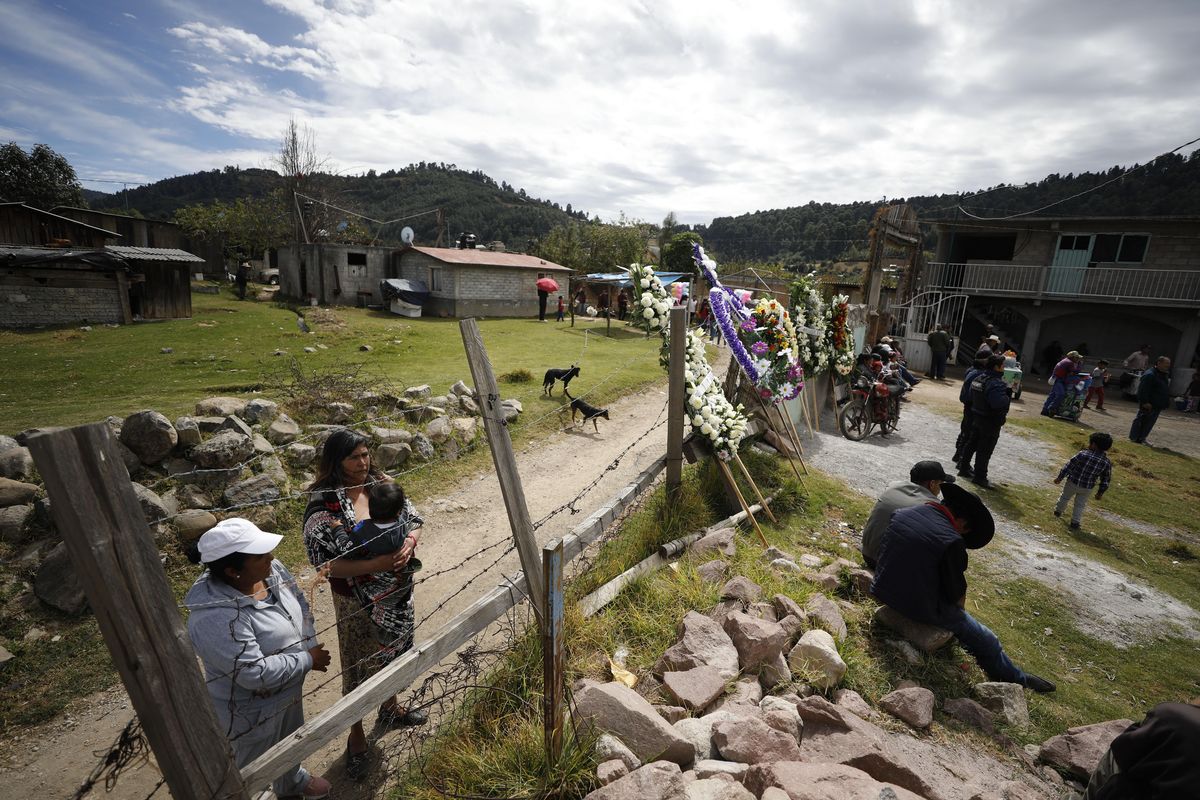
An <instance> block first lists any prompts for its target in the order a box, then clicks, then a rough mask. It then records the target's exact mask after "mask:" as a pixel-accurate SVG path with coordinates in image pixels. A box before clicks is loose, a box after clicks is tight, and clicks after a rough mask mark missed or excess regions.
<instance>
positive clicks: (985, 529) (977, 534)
mask: <svg viewBox="0 0 1200 800" xmlns="http://www.w3.org/2000/svg"><path fill="white" fill-rule="evenodd" d="M942 503H943V504H944V505H945V506H946V508H949V509H950V511H951V512H952V513H953V514H954V516H956V517H958V518H959V519H960V520H962V521H963V522H964V523H965V524H966V526H967V532H966V533H964V534H963V541H964V542H965V544H966V545H967V549H969V550H978V549H979V548H981V547H984V546H986V545H987V543H988V542H990V541H991V540H992V537H993V536H995V535H996V521H995V520H994V519H992V512H990V511H988V508H987V506H985V505H984V504H983V501H982V500H980V499H979V497H978V496H976V495H973V494H971V493H970V492H968V491H967V490H966V489H964V488H962V487H961V486H956V485H955V484H952V483H948V484H942Z"/></svg>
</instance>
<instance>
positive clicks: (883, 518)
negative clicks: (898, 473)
mask: <svg viewBox="0 0 1200 800" xmlns="http://www.w3.org/2000/svg"><path fill="white" fill-rule="evenodd" d="M943 483H954V478H953V477H952V476H950V475H947V474H946V471H945V470H944V469H942V465H941V464H940V463H938V462H937V461H918V462H917V463H916V464H913V468H912V469H910V470H909V471H908V480H906V481H896V482H895V483H891V484H889V485H888V487H887V488H886V489H884V490H883V494H881V495H879V500H877V501H876V502H875V507H874V508H872V509H871V516H869V517H867V524H866V525H863V531H862V557H863V562H864V563H865V564H866V565H867V566H868V567H870V568H871V569H875V564H876V562H877V561H878V559H879V545H880V542H882V541H883V532H884V531H885V530H887V526H888V523H889V522H891V521H892V515H893V514H895V513H896V512H897V511H899V510H900V509H902V508H911V507H912V506H919V505H924V504H925V503H927V502H929V501H930V500H934V501H936V500H937V499H938V495H939V494H941V491H942V484H943Z"/></svg>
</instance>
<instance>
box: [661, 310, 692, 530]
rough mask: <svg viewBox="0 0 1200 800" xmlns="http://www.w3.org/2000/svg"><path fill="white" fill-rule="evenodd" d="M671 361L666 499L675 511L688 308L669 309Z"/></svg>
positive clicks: (680, 479)
mask: <svg viewBox="0 0 1200 800" xmlns="http://www.w3.org/2000/svg"><path fill="white" fill-rule="evenodd" d="M670 330H671V361H670V364H669V366H668V377H667V498H668V501H669V502H668V503H667V505H666V506H664V507H665V508H672V507H674V505H675V503H674V501H676V500H678V498H679V492H680V490H681V489H682V487H683V414H684V411H685V410H686V408H685V405H686V402H687V398H686V397H685V395H684V379H683V373H684V366H685V365H684V360H685V359H686V358H687V308H685V307H683V306H677V307H675V308H672V309H671V329H670Z"/></svg>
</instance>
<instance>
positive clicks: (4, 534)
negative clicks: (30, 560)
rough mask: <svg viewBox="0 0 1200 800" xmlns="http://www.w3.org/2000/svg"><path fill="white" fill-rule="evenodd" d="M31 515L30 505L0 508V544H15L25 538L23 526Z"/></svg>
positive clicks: (31, 508)
mask: <svg viewBox="0 0 1200 800" xmlns="http://www.w3.org/2000/svg"><path fill="white" fill-rule="evenodd" d="M32 514H33V504H32V503H27V504H25V505H19V506H5V507H4V508H0V542H7V543H9V544H17V543H18V542H20V541H21V540H22V539H23V538H25V524H26V522H28V520H29V517H30V516H31V515H32Z"/></svg>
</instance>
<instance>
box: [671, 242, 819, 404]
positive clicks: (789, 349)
mask: <svg viewBox="0 0 1200 800" xmlns="http://www.w3.org/2000/svg"><path fill="white" fill-rule="evenodd" d="M692 256H693V258H694V259H695V261H696V265H697V266H698V267H699V268H700V270H701V271H702V272H703V273H704V277H705V278H707V279H708V282H709V284H711V285H712V287H713V288H712V289H711V290H710V291H709V305H710V306H711V307H712V311H713V316H714V317H715V318H716V321H717V324H718V325H720V326H721V333H722V334H724V337H725V341H726V342H728V343H729V350H730V352H731V353H732V354H733V357H734V358H735V359H737V362H738V364H740V365H741V367H742V370H743V371H745V373H746V377H748V378H749V379H750V382H751V383H753V384H754V386H755V388H756V389H758V392H759V394H760V395H761V396H762V398H763V399H764V400H771V401H772V402H779V401H782V400H790V399H792V398H793V397H795V396H796V395H798V394H800V390H801V389H803V388H804V367H803V365H802V364H801V363H800V360H799V358H800V356H799V350H798V344H797V341H796V328H795V326H794V325H793V324H792V321H791V313H790V312H789V311H788V310H787V309H786V308H785V307H784V306H783V305H782V304H781V303H779V302H778V301H776V300H774V299H764V300H759V301H758V302H757V303H756V304H755V305H754V306H752V307H751V308H747V307H746V306H745V305H744V304H743V302H742V299H741V298H740V297H739V296H738V295H737V293H735V292H734V291H733V290H731V289H728V288H726V287H725V286H723V285H721V281H720V279H719V278H718V277H717V265H716V262H714V261H713V260H712V259H710V258H708V256H707V255H705V253H704V248H703V247H701V246H700V245H698V244H697V245H693V246H692Z"/></svg>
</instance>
